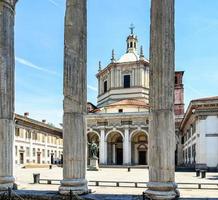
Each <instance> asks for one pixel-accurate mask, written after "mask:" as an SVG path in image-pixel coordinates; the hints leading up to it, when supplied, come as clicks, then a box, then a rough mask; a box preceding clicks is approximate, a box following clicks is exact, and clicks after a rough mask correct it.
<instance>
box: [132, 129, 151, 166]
mask: <svg viewBox="0 0 218 200" xmlns="http://www.w3.org/2000/svg"><path fill="white" fill-rule="evenodd" d="M130 140H131V163H132V164H133V165H147V164H148V134H147V132H146V131H144V130H135V131H133V132H132V133H131V134H130Z"/></svg>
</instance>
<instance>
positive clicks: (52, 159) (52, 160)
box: [51, 153, 54, 164]
mask: <svg viewBox="0 0 218 200" xmlns="http://www.w3.org/2000/svg"><path fill="white" fill-rule="evenodd" d="M51 164H54V154H53V153H52V154H51Z"/></svg>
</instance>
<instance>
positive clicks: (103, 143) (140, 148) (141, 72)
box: [87, 29, 184, 165]
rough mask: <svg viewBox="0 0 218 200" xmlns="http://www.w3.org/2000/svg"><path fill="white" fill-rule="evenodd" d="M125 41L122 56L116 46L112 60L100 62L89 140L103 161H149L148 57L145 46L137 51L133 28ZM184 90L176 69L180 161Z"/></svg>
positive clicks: (139, 163) (88, 130)
mask: <svg viewBox="0 0 218 200" xmlns="http://www.w3.org/2000/svg"><path fill="white" fill-rule="evenodd" d="M126 43H127V50H126V53H125V54H124V55H123V56H121V58H120V59H118V60H117V59H116V58H115V55H114V50H113V51H112V57H111V62H110V63H109V64H108V65H107V66H106V67H105V68H102V67H101V64H99V70H98V73H97V75H96V77H97V79H98V97H97V106H96V107H95V106H94V105H92V104H88V111H89V112H88V115H87V137H88V142H92V141H95V142H96V143H97V144H98V145H99V162H100V164H102V165H148V145H149V144H148V138H149V61H148V60H147V59H146V58H145V57H144V55H143V49H142V47H141V48H140V53H138V39H137V36H136V35H135V34H134V33H133V29H131V34H130V35H129V36H128V37H127V40H126ZM183 90H184V89H183V72H182V71H180V72H175V116H176V124H175V126H176V134H175V137H176V141H177V143H178V144H176V145H175V152H176V155H177V157H176V161H177V162H178V160H181V159H182V153H179V152H182V147H181V144H180V141H181V138H180V136H179V131H178V129H179V124H180V122H181V120H182V118H183V115H184V100H183V98H184V97H183V93H184V91H183ZM88 153H89V151H88ZM88 157H89V156H88Z"/></svg>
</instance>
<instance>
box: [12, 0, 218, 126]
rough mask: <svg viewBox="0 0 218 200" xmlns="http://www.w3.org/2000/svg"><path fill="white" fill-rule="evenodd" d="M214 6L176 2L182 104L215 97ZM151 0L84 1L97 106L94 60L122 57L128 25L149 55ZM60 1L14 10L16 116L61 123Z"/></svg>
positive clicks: (195, 0)
mask: <svg viewBox="0 0 218 200" xmlns="http://www.w3.org/2000/svg"><path fill="white" fill-rule="evenodd" d="M217 7H218V1H217V0H210V3H208V2H207V1H205V0H177V1H176V69H177V70H184V71H185V75H184V84H185V103H186V107H187V105H188V103H189V101H190V100H191V99H195V98H200V97H206V96H216V95H218V84H217V82H218V37H217V35H218V12H217ZM149 9H150V0H135V1H132V0H103V1H101V0H89V1H88V74H87V76H88V100H89V101H91V102H93V103H96V96H97V80H96V77H95V74H96V72H97V69H98V61H101V62H102V65H103V66H104V67H105V66H106V65H107V64H108V63H109V61H110V57H111V50H112V49H113V48H114V49H115V55H116V58H119V57H120V56H121V55H122V54H124V53H125V50H126V49H125V48H126V37H127V36H128V34H129V32H130V30H129V26H130V24H131V23H134V25H135V27H136V28H135V33H136V34H137V36H138V39H139V44H140V45H143V47H144V53H145V56H146V57H147V58H148V57H149V53H148V49H149V18H150V13H149ZM64 11H65V0H37V1H30V0H20V1H19V2H18V4H17V9H16V25H15V54H16V104H15V108H16V112H17V113H20V114H23V113H24V112H30V117H32V118H35V119H37V120H42V119H47V121H49V122H52V123H54V124H56V125H58V124H59V123H61V121H62V102H63V95H62V85H63V80H62V79H63V78H62V74H63V31H64Z"/></svg>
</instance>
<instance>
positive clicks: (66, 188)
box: [59, 179, 89, 195]
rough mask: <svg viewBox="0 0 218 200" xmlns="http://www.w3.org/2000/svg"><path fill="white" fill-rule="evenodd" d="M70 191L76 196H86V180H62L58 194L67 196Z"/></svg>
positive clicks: (87, 191)
mask: <svg viewBox="0 0 218 200" xmlns="http://www.w3.org/2000/svg"><path fill="white" fill-rule="evenodd" d="M70 191H71V192H72V193H73V194H76V195H82V194H88V193H89V190H88V182H87V180H86V179H64V180H62V181H61V186H60V187H59V193H60V194H62V195H69V194H70Z"/></svg>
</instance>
